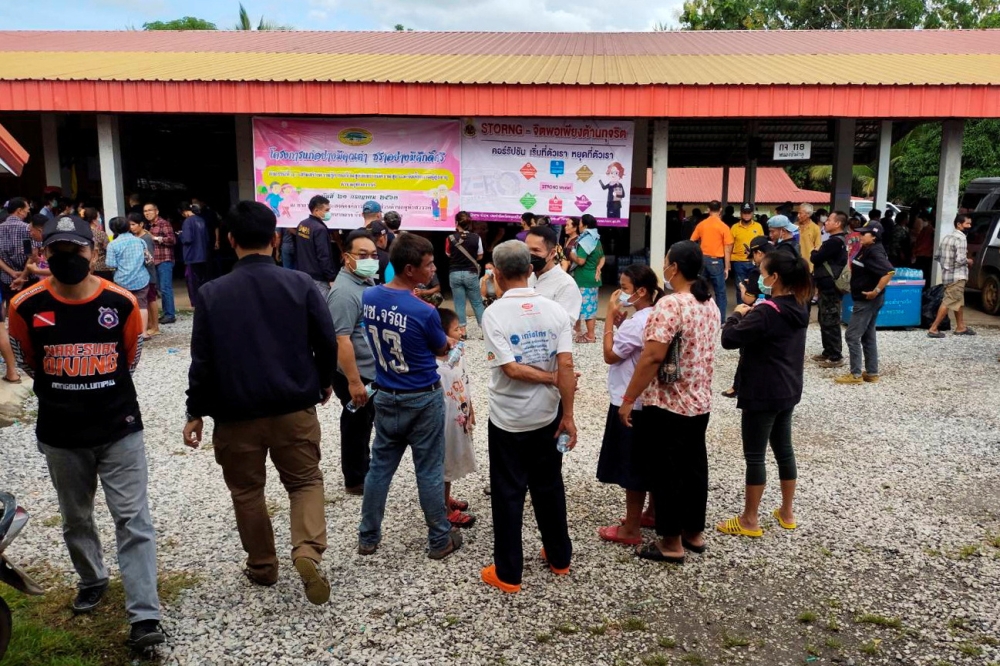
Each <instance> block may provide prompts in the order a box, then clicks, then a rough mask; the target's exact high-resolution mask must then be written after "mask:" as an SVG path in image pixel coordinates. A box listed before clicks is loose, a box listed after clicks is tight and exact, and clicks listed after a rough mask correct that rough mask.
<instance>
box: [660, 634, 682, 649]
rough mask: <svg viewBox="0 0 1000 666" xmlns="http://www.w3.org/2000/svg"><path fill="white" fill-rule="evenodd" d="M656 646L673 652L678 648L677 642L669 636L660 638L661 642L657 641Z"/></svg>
mask: <svg viewBox="0 0 1000 666" xmlns="http://www.w3.org/2000/svg"><path fill="white" fill-rule="evenodd" d="M656 644H657V645H659V646H660V647H661V648H667V649H668V650H672V649H674V648H675V647H677V640H676V639H674V638H671V637H669V636H660V638H659V640H657V641H656Z"/></svg>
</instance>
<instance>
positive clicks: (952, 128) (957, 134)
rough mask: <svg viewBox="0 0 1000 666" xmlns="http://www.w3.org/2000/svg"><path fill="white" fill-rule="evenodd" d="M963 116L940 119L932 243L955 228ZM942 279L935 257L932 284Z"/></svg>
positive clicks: (963, 124) (935, 245) (936, 245)
mask: <svg viewBox="0 0 1000 666" xmlns="http://www.w3.org/2000/svg"><path fill="white" fill-rule="evenodd" d="M964 131H965V121H964V120H945V121H944V122H942V123H941V166H940V168H939V169H938V194H937V205H936V206H935V208H936V210H937V219H936V220H935V225H934V247H935V248H936V247H938V246H939V245H940V244H941V241H942V240H944V237H945V236H947V235H948V234H950V233H951V232H952V230H953V229H954V228H955V226H954V220H955V216H956V215H957V214H958V181H959V176H961V175H962V134H963V132H964ZM939 282H941V266H940V265H938V263H937V262H936V261H935V262H933V264H932V269H931V284H938V283H939Z"/></svg>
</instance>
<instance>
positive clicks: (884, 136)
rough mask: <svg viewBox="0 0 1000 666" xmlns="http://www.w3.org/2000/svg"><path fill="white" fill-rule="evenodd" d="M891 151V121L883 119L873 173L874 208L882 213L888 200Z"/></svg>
mask: <svg viewBox="0 0 1000 666" xmlns="http://www.w3.org/2000/svg"><path fill="white" fill-rule="evenodd" d="M891 151H892V121H891V120H883V121H882V126H881V130H880V132H879V136H878V170H877V172H876V173H875V208H878V209H879V210H880V211H882V212H883V213H884V212H885V204H886V202H887V201H888V200H889V163H890V161H891V156H890V152H891Z"/></svg>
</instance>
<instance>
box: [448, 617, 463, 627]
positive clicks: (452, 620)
mask: <svg viewBox="0 0 1000 666" xmlns="http://www.w3.org/2000/svg"><path fill="white" fill-rule="evenodd" d="M461 621H462V620H461V619H460V618H457V617H455V616H454V615H448V616H447V617H445V618H444V626H446V627H454V626H455V625H456V624H458V623H459V622H461Z"/></svg>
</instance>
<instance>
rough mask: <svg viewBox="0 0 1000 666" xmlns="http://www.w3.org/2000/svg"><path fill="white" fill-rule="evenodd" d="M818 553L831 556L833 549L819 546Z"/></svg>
mask: <svg viewBox="0 0 1000 666" xmlns="http://www.w3.org/2000/svg"><path fill="white" fill-rule="evenodd" d="M819 554H820V555H822V556H823V557H833V551H832V550H830V549H829V548H826V547H824V546H820V548H819Z"/></svg>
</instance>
